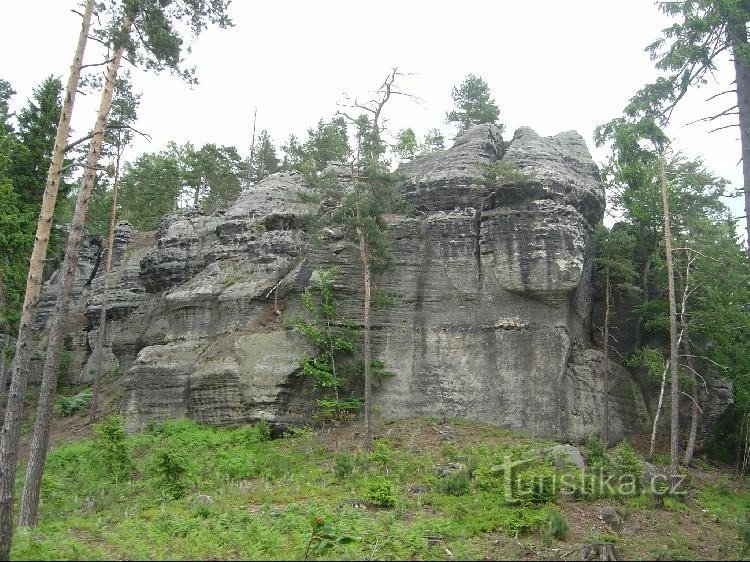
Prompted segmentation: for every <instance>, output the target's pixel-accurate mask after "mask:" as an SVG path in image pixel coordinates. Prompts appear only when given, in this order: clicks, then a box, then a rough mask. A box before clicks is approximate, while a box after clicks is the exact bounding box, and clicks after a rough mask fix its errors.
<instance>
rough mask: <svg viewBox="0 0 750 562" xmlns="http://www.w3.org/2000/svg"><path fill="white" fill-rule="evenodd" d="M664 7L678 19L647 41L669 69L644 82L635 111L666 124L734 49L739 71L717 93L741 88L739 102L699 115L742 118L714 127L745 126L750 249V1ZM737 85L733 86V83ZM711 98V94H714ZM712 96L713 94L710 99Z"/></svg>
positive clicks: (693, 1) (701, 0)
mask: <svg viewBox="0 0 750 562" xmlns="http://www.w3.org/2000/svg"><path fill="white" fill-rule="evenodd" d="M659 6H660V8H661V10H662V11H663V12H664V13H666V14H668V15H670V16H673V17H676V18H678V21H677V22H676V23H674V24H673V25H671V26H669V27H667V28H666V29H664V31H663V36H662V37H660V38H659V39H657V40H656V41H654V42H653V43H652V44H651V45H649V46H648V47H647V49H646V50H647V51H648V52H649V53H650V55H651V58H652V59H653V60H655V61H656V67H657V68H658V69H659V70H662V71H664V73H665V75H663V76H660V77H659V78H658V79H657V80H656V81H655V82H653V83H650V84H647V85H646V86H645V87H643V88H642V89H641V90H640V91H639V92H638V93H637V94H636V95H635V96H634V97H633V98H632V99H631V101H630V104H629V105H628V107H627V108H626V112H627V113H628V114H629V115H630V116H634V117H639V116H647V117H651V118H654V119H659V120H660V122H661V124H662V125H664V124H666V123H667V122H669V120H670V118H671V116H672V112H673V110H674V109H675V107H676V106H677V105H678V104H679V103H680V101H681V100H682V99H683V98H684V97H685V95H686V94H687V93H688V92H689V91H690V90H692V89H695V88H700V87H701V86H703V85H704V84H706V83H707V82H708V80H707V79H708V78H709V77H710V78H711V82H714V81H715V80H716V78H717V70H718V65H717V63H718V62H719V60H720V57H722V56H723V54H724V53H730V54H731V56H732V59H733V63H734V73H733V75H732V76H731V77H730V78H729V79H728V80H726V81H725V83H726V84H727V87H728V89H727V90H726V91H724V92H722V93H721V94H718V95H716V96H712V98H721V99H725V98H723V97H722V96H723V95H724V94H729V93H736V100H737V103H736V104H734V105H731V106H729V107H725V108H724V109H723V110H722V111H718V112H716V113H714V114H712V115H708V116H704V117H702V118H700V119H698V120H697V121H704V122H711V123H713V122H716V121H717V120H721V119H724V118H726V117H729V118H732V116H734V115H737V117H738V119H737V123H730V124H723V123H724V122H723V121H719V122H718V123H717V127H716V128H715V129H714V130H718V129H724V128H727V127H733V126H739V133H740V143H741V157H742V172H743V178H744V187H743V192H744V197H745V215H746V224H747V244H748V248H749V249H750V43H748V34H747V23H748V21H750V4H748V3H747V2H745V1H738V0H690V1H687V2H659ZM732 85H733V86H732ZM712 98H710V99H712ZM706 101H709V100H706Z"/></svg>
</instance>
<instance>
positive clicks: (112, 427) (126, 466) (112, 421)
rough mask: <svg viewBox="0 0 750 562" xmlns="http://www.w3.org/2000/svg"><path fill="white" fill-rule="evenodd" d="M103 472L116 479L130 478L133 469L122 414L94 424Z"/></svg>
mask: <svg viewBox="0 0 750 562" xmlns="http://www.w3.org/2000/svg"><path fill="white" fill-rule="evenodd" d="M94 433H95V434H96V445H97V449H98V451H99V463H100V465H101V466H102V468H103V470H102V472H103V474H105V475H106V477H108V478H112V479H114V480H115V481H122V480H126V479H128V477H129V476H130V473H131V472H132V470H133V462H132V460H131V458H130V454H129V452H128V448H127V444H126V436H125V431H124V430H123V420H122V416H119V415H112V416H109V417H108V418H106V419H104V420H103V421H101V422H100V423H98V424H97V425H95V426H94Z"/></svg>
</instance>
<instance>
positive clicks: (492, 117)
mask: <svg viewBox="0 0 750 562" xmlns="http://www.w3.org/2000/svg"><path fill="white" fill-rule="evenodd" d="M452 96H453V103H454V104H455V106H456V108H455V109H454V110H452V111H449V112H448V113H447V114H446V122H447V123H456V124H458V134H459V135H461V134H462V133H464V132H466V131H467V130H468V129H469V128H470V127H472V126H473V125H480V124H482V123H494V124H496V125H498V126H500V127H501V128H502V125H500V124H499V123H498V119H499V118H500V109H499V108H498V107H497V105H496V104H495V100H494V99H492V94H491V92H490V87H489V85H488V84H487V82H485V81H484V80H483V79H482V78H481V77H478V76H474V75H473V74H469V75H468V76H467V77H466V78H465V79H464V81H463V82H461V84H460V85H458V86H455V87H454V88H453V92H452Z"/></svg>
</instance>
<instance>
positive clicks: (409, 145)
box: [392, 128, 419, 161]
mask: <svg viewBox="0 0 750 562" xmlns="http://www.w3.org/2000/svg"><path fill="white" fill-rule="evenodd" d="M392 149H393V152H394V153H395V154H396V156H398V157H399V159H400V160H402V161H408V160H413V159H414V157H415V156H416V155H417V151H418V149H419V145H418V143H417V135H416V134H415V133H414V129H412V128H408V129H401V130H400V131H399V132H398V134H397V135H396V143H395V144H394V145H393V146H392Z"/></svg>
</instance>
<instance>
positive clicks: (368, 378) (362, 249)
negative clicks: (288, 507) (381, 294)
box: [357, 207, 372, 451]
mask: <svg viewBox="0 0 750 562" xmlns="http://www.w3.org/2000/svg"><path fill="white" fill-rule="evenodd" d="M360 218H361V217H360V210H359V207H357V221H358V222H359V220H360ZM357 237H358V238H359V257H360V259H361V260H362V270H363V274H364V285H365V286H364V289H365V302H364V324H365V334H364V335H365V343H364V347H365V349H364V361H365V450H366V451H370V450H371V449H372V374H371V367H372V350H371V345H370V288H371V284H370V258H369V256H368V255H367V245H366V243H365V237H364V233H363V232H362V228H361V227H359V226H357Z"/></svg>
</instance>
